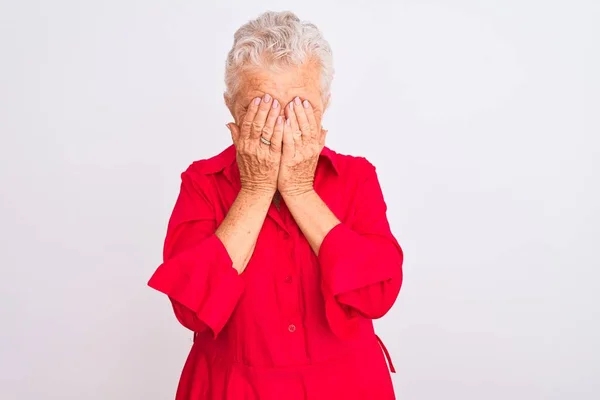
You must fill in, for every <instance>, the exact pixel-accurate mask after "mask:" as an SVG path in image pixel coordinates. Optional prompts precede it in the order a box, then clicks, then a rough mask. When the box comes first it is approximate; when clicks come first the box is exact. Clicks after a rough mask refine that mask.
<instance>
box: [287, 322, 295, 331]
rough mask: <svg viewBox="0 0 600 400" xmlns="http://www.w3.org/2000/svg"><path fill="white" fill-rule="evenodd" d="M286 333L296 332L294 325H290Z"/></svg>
mask: <svg viewBox="0 0 600 400" xmlns="http://www.w3.org/2000/svg"><path fill="white" fill-rule="evenodd" d="M288 331H290V332H292V333H294V332H296V325H294V324H290V325H289V326H288Z"/></svg>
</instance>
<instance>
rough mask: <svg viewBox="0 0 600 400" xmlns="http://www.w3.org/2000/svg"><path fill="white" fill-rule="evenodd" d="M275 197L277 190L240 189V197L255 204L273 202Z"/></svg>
mask: <svg viewBox="0 0 600 400" xmlns="http://www.w3.org/2000/svg"><path fill="white" fill-rule="evenodd" d="M274 195H275V189H273V190H269V189H258V188H244V187H242V188H241V189H240V193H239V194H238V197H241V198H244V199H247V200H249V201H253V202H260V201H265V202H271V201H272V200H273V196H274Z"/></svg>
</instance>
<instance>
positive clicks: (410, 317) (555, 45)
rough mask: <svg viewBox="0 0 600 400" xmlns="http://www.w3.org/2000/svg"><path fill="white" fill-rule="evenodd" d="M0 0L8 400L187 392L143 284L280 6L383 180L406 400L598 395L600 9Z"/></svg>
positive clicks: (532, 4) (0, 391)
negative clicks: (397, 259) (235, 52)
mask: <svg viewBox="0 0 600 400" xmlns="http://www.w3.org/2000/svg"><path fill="white" fill-rule="evenodd" d="M0 4H1V6H0V134H1V142H0V179H1V181H0V182H1V186H0V192H1V197H0V257H1V262H0V270H1V276H0V296H1V297H0V321H1V322H0V323H1V328H0V368H1V371H0V398H1V399H3V400H16V399H19V400H20V399H27V400H40V399H57V400H59V399H60V400H64V399H77V400H82V399H83V400H96V399H98V400H108V399H111V400H132V399H140V400H141V399H144V400H151V399H156V400H163V399H170V398H173V393H174V391H175V387H176V384H177V380H178V377H179V373H180V371H181V368H182V366H183V363H184V359H185V356H186V355H187V351H188V349H189V347H190V344H191V343H190V335H189V334H188V333H187V332H186V331H185V329H184V328H182V327H181V326H180V325H179V324H178V323H177V322H176V320H175V318H174V317H173V315H172V312H171V309H170V305H169V302H168V300H167V299H166V298H165V297H164V296H162V295H160V294H158V293H155V292H153V291H152V290H151V289H149V288H147V287H146V282H147V279H148V278H149V277H150V275H151V274H152V272H153V271H154V269H155V268H156V266H157V265H158V264H159V263H160V258H161V248H162V241H163V237H164V233H165V227H166V222H167V219H168V217H169V214H170V211H171V208H172V206H173V202H174V200H175V197H176V195H177V192H178V188H179V183H180V181H179V173H180V172H181V171H182V170H184V169H185V168H186V167H187V165H188V164H189V163H190V162H191V161H193V160H196V159H200V158H205V157H208V156H211V155H213V154H215V153H217V152H218V151H220V150H221V149H222V148H224V147H225V146H227V145H228V144H229V142H230V138H229V133H228V131H227V130H226V129H225V127H224V124H225V123H226V122H228V121H230V120H231V119H230V117H229V116H228V113H227V109H226V108H225V106H224V105H223V102H222V92H223V89H224V86H223V83H222V82H223V67H224V60H225V56H226V53H227V51H228V50H229V48H230V46H231V43H232V35H233V32H234V31H235V29H237V28H238V27H239V26H240V25H241V24H242V23H244V22H246V21H247V20H248V19H250V18H254V17H256V16H257V15H258V14H259V13H260V12H262V11H265V10H267V9H274V10H281V9H291V10H293V11H295V12H296V13H297V14H298V15H299V16H300V17H301V18H303V19H307V20H310V21H312V22H314V23H316V24H317V25H318V26H319V27H321V28H322V30H323V31H324V33H325V35H326V37H327V38H328V40H329V41H330V43H331V45H332V47H333V49H334V52H335V63H336V69H337V75H336V80H335V83H334V87H333V102H332V105H331V108H330V110H329V111H328V113H327V114H326V119H325V124H324V125H325V127H326V128H328V129H329V130H330V134H329V143H328V144H329V146H330V147H333V148H334V149H336V150H338V151H340V152H343V153H351V154H356V155H363V156H366V157H368V158H369V159H370V160H371V161H372V162H373V163H374V164H375V165H376V166H377V167H378V171H379V174H380V179H381V182H382V185H383V189H384V193H385V195H386V200H387V203H388V205H389V208H390V211H389V217H390V220H391V223H392V227H393V230H394V232H395V233H396V235H397V237H398V239H399V241H400V243H401V244H402V245H403V247H404V250H405V254H406V260H405V274H406V277H405V284H404V287H403V290H402V292H401V294H400V298H399V300H398V302H397V303H396V306H395V307H394V309H393V310H392V311H391V312H390V313H389V314H388V315H387V316H386V317H385V318H384V319H383V320H381V321H378V322H377V329H378V332H379V334H380V335H381V336H382V338H383V340H384V341H385V342H386V344H387V345H388V347H389V349H390V351H391V353H392V356H393V359H394V361H395V364H396V366H397V369H398V374H396V375H395V376H394V382H395V385H396V389H397V392H398V397H399V398H401V399H406V400H421V399H427V400H429V399H431V400H437V399H460V400H481V399H485V400H494V399H527V400H538V399H565V400H575V399H577V400H583V399H590V400H591V399H598V398H600V366H599V363H600V344H599V340H600V339H599V338H600V323H599V318H600V312H599V305H600V298H599V297H600V296H599V294H598V288H599V280H600V272H599V269H600V255H599V248H600V211H599V208H600V190H599V188H598V184H599V181H600V178H599V176H598V175H599V171H600V161H599V158H600V139H599V137H598V135H599V134H600V123H599V111H600V96H599V92H600V79H599V75H600V74H599V71H600V57H599V54H598V53H599V51H600V43H599V38H600V30H599V25H600V3H599V2H597V1H594V0H589V1H583V0H580V1H566V0H565V1H542V0H539V1H534V0H526V1H524V0H505V1H492V0H487V1H475V0H472V1H467V0H460V1H459V0H455V1H441V0H439V1H416V0H413V1H389V2H386V1H381V0H380V1H374V0H370V1H324V0H320V1H308V0H304V1H296V2H284V1H266V0H257V1H238V2H232V1H220V2H216V1H214V2H210V3H209V2H203V1H198V0H197V1H174V0H170V1H167V0H163V1H158V0H144V1H141V0H140V1H135V0H127V1H125V0H119V1H116V0H112V1H94V2H92V1H75V0H72V1H41V0H40V1H22V0H20V1H16V0H15V1H9V0H2V1H1V2H0ZM217 4H218V5H217Z"/></svg>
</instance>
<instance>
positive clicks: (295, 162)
mask: <svg viewBox="0 0 600 400" xmlns="http://www.w3.org/2000/svg"><path fill="white" fill-rule="evenodd" d="M285 116H286V122H285V125H284V127H283V150H282V155H281V163H280V166H279V176H278V179H277V189H278V190H279V192H280V193H281V195H282V196H283V197H290V196H297V195H302V194H304V193H307V192H310V191H312V190H313V184H314V180H315V170H316V169H317V163H318V161H319V155H320V154H321V150H322V149H323V146H324V145H325V136H326V134H327V131H326V130H323V129H321V127H320V126H317V120H316V118H315V114H314V110H313V108H312V105H311V104H310V103H309V102H308V100H304V101H301V100H300V98H298V97H296V98H295V99H294V100H293V101H291V102H290V103H289V104H288V105H287V106H286V107H285Z"/></svg>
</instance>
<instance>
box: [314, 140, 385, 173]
mask: <svg viewBox="0 0 600 400" xmlns="http://www.w3.org/2000/svg"><path fill="white" fill-rule="evenodd" d="M321 155H322V156H325V157H326V158H328V159H329V160H330V162H331V164H332V165H333V167H334V168H335V170H336V172H337V173H338V175H340V176H342V177H348V178H351V177H356V178H360V177H366V176H369V175H372V174H374V173H375V165H373V164H372V163H371V162H370V161H369V160H368V159H367V158H366V157H363V156H357V155H351V154H343V153H338V152H337V151H335V150H332V149H330V148H328V147H325V148H323V152H322V153H321Z"/></svg>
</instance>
